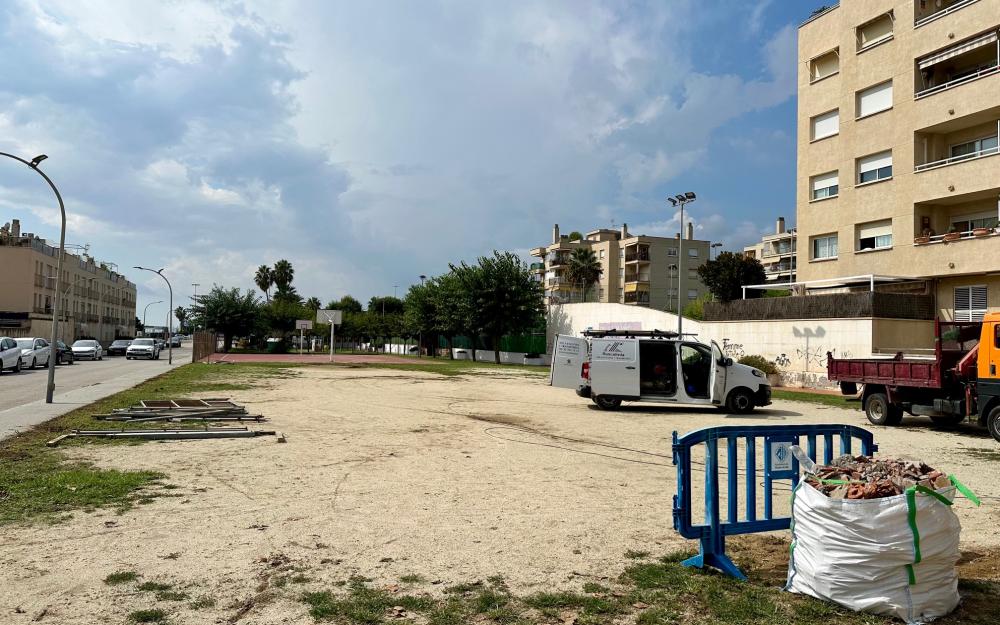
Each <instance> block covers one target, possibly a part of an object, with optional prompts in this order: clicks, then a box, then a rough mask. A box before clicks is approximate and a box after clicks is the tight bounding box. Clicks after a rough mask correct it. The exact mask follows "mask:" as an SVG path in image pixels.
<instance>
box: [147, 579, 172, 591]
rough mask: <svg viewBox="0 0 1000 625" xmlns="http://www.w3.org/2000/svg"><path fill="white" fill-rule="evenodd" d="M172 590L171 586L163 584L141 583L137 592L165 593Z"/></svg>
mask: <svg viewBox="0 0 1000 625" xmlns="http://www.w3.org/2000/svg"><path fill="white" fill-rule="evenodd" d="M171 588H173V585H172V584H164V583H163V582H152V581H150V582H143V583H141V584H139V590H141V591H143V592H165V591H167V590H170V589H171Z"/></svg>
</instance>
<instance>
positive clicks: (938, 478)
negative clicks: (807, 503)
mask: <svg viewBox="0 0 1000 625" xmlns="http://www.w3.org/2000/svg"><path fill="white" fill-rule="evenodd" d="M806 483H807V484H809V485H810V486H812V487H813V488H815V489H816V490H818V491H819V492H821V493H823V494H824V495H826V496H827V497H830V498H831V499H879V498H881V497H894V496H896V495H902V494H903V492H904V491H906V489H907V488H910V487H911V486H916V485H920V486H925V487H927V488H930V489H932V490H937V489H939V488H944V487H946V486H950V485H951V482H950V481H949V480H948V476H947V475H945V474H944V473H942V472H941V471H938V470H937V469H933V468H931V467H929V466H927V465H926V464H924V463H923V462H911V461H908V460H900V459H898V458H879V459H875V458H869V457H868V456H851V455H844V456H841V457H839V458H837V459H835V460H834V461H833V462H831V463H830V464H828V465H817V466H816V467H815V469H813V471H812V474H811V475H808V476H807V477H806Z"/></svg>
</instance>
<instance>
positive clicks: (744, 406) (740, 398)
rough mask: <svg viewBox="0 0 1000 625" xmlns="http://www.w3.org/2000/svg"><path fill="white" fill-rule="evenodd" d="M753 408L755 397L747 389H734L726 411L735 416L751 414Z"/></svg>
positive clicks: (727, 400)
mask: <svg viewBox="0 0 1000 625" xmlns="http://www.w3.org/2000/svg"><path fill="white" fill-rule="evenodd" d="M753 408H754V405H753V395H751V394H750V391H748V390H746V389H743V388H737V389H733V391H732V392H730V393H729V397H727V398H726V410H728V411H729V412H731V413H733V414H749V413H751V412H753Z"/></svg>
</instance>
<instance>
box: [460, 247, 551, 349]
mask: <svg viewBox="0 0 1000 625" xmlns="http://www.w3.org/2000/svg"><path fill="white" fill-rule="evenodd" d="M451 270H452V272H453V273H455V274H456V275H457V277H458V280H459V281H460V282H461V284H462V288H463V290H464V291H465V292H466V293H467V294H468V299H469V300H470V301H469V304H470V307H469V314H470V316H471V319H472V320H473V322H472V323H471V325H472V326H473V328H474V329H478V330H479V331H480V332H481V333H483V334H486V335H487V336H488V337H489V338H490V343H491V345H492V347H493V354H494V360H495V362H496V363H497V364H500V339H501V337H503V336H504V335H506V334H519V333H522V332H527V331H530V330H531V329H533V328H535V327H536V326H537V325H538V324H539V321H540V319H541V318H542V314H543V310H544V305H543V303H542V290H541V287H540V286H539V284H538V282H537V281H535V280H534V279H533V277H532V275H531V271H530V270H529V269H528V265H527V264H526V263H525V262H524V261H522V260H521V259H520V258H519V257H518V256H517V255H516V254H514V253H513V252H498V251H496V250H494V251H493V256H482V257H480V258H479V262H478V265H476V266H469V265H467V264H465V263H462V264H461V265H458V266H455V265H452V266H451ZM473 337H475V335H473ZM473 347H475V346H473Z"/></svg>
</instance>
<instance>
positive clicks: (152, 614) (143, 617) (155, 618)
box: [128, 608, 167, 623]
mask: <svg viewBox="0 0 1000 625" xmlns="http://www.w3.org/2000/svg"><path fill="white" fill-rule="evenodd" d="M128 620H130V621H132V622H133V623H166V622H167V613H166V612H164V611H163V610H161V609H159V608H154V609H152V610H136V611H135V612H132V613H131V614H129V615H128Z"/></svg>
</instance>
